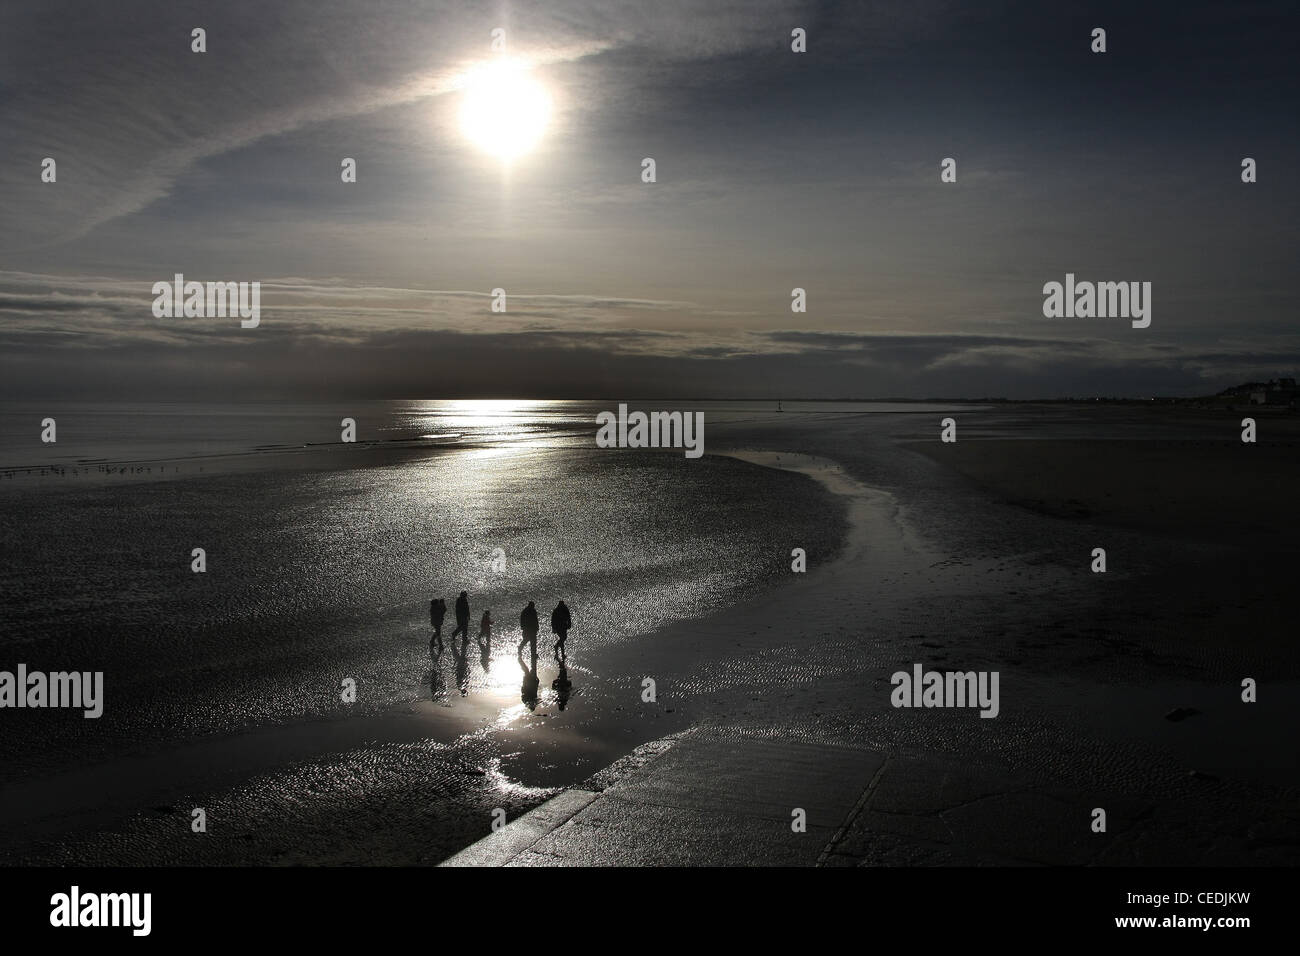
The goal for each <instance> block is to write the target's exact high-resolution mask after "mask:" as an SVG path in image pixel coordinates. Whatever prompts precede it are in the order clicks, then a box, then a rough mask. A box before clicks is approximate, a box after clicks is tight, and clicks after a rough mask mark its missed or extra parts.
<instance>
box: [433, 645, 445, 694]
mask: <svg viewBox="0 0 1300 956" xmlns="http://www.w3.org/2000/svg"><path fill="white" fill-rule="evenodd" d="M429 657H430V658H431V659H432V661H433V673H432V674H431V675H430V677H429V691H430V696H431V697H432V698H433V699H434V700H437V699H438V698H440V697H443V696H445V695H446V693H447V689H446V687H444V686H443V680H442V659H441V658H442V642H441V641H438V642H437V643H436V644H435V643H434V642H433V641H430V642H429Z"/></svg>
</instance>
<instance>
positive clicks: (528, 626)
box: [519, 601, 541, 657]
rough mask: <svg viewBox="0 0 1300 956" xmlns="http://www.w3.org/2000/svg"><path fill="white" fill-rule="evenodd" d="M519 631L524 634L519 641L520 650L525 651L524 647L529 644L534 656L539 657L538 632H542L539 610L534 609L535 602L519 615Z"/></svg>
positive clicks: (529, 604) (530, 602)
mask: <svg viewBox="0 0 1300 956" xmlns="http://www.w3.org/2000/svg"><path fill="white" fill-rule="evenodd" d="M519 630H520V631H521V632H522V633H523V638H522V639H521V640H520V641H519V650H520V652H522V651H523V649H524V645H525V644H529V645H531V646H532V648H533V656H534V657H536V656H537V632H538V631H539V630H541V625H540V624H538V623H537V608H535V607H533V602H532V601H529V602H528V607H526V608H524V609H523V611H522V612H521V613H520V615H519Z"/></svg>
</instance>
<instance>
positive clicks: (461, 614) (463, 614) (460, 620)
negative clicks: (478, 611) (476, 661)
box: [451, 591, 469, 641]
mask: <svg viewBox="0 0 1300 956" xmlns="http://www.w3.org/2000/svg"><path fill="white" fill-rule="evenodd" d="M457 634H463V635H464V636H465V640H467V641H468V640H469V595H468V594H466V593H465V592H464V591H461V592H460V597H458V598H456V630H454V631H452V632H451V637H452V640H455V639H456V635H457Z"/></svg>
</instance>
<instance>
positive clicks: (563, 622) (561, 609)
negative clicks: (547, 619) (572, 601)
mask: <svg viewBox="0 0 1300 956" xmlns="http://www.w3.org/2000/svg"><path fill="white" fill-rule="evenodd" d="M572 626H573V618H572V617H570V616H569V607H568V605H567V604H565V603H564V602H563V601H561V602H560V603H559V604H557V605H555V610H554V611H552V612H551V630H552V631H553V632H554V633H556V634H558V635H560V639H559V640H558V641H556V642H555V656H556V657H557V658H563V657H564V639H565V638H566V637H568V636H569V628H571V627H572Z"/></svg>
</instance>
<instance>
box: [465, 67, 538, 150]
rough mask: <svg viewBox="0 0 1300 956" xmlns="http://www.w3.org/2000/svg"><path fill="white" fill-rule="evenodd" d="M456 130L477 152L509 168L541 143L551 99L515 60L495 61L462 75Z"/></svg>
mask: <svg viewBox="0 0 1300 956" xmlns="http://www.w3.org/2000/svg"><path fill="white" fill-rule="evenodd" d="M463 88H464V93H463V99H462V101H461V108H460V128H461V132H463V133H464V134H465V137H466V138H467V139H469V141H470V142H472V143H473V144H474V145H475V146H477V147H478V148H479V149H482V150H484V151H485V152H487V153H490V154H491V155H493V156H495V157H496V158H497V159H500V160H502V161H503V162H509V161H510V160H512V159H515V158H517V157H519V156H522V155H523V154H524V153H527V152H528V151H529V150H530V149H532V148H533V147H534V146H535V145H537V141H538V140H539V139H541V138H542V133H543V132H545V130H546V125H547V123H548V122H549V120H550V115H551V97H550V95H549V94H548V93H547V92H546V88H545V87H543V86H542V85H541V84H540V83H538V82H537V81H536V80H535V79H533V77H532V76H531V75H530V74H529V69H528V66H527V65H526V64H524V63H521V62H519V61H518V60H506V59H501V60H497V61H495V62H493V63H491V64H490V65H487V66H483V67H480V68H479V69H476V70H473V71H471V72H470V73H469V74H467V75H466V77H465V80H464V86H463Z"/></svg>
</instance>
